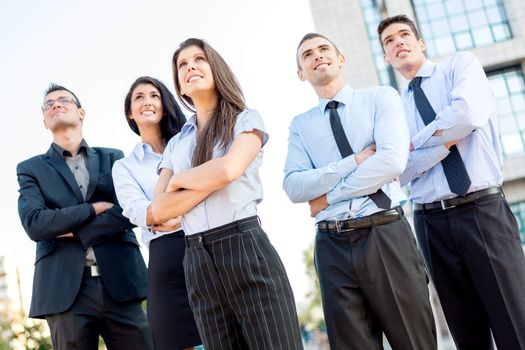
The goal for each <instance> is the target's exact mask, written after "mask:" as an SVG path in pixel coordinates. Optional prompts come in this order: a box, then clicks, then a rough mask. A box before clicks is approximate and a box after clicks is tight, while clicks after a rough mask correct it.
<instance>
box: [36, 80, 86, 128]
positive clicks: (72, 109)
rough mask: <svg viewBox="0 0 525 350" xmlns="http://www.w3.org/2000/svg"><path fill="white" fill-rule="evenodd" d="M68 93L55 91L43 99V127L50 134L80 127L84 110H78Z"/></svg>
mask: <svg viewBox="0 0 525 350" xmlns="http://www.w3.org/2000/svg"><path fill="white" fill-rule="evenodd" d="M75 101H76V100H75V97H74V96H73V94H71V93H70V92H69V91H65V90H55V91H52V92H50V93H49V94H47V95H46V96H45V97H44V103H43V106H44V108H42V112H43V114H44V125H45V126H46V128H47V129H49V130H51V131H52V132H55V131H58V130H61V129H67V128H75V127H79V126H81V125H82V120H84V109H83V108H79V107H78V106H77V104H76V102H75Z"/></svg>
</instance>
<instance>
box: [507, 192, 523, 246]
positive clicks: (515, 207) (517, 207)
mask: <svg viewBox="0 0 525 350" xmlns="http://www.w3.org/2000/svg"><path fill="white" fill-rule="evenodd" d="M510 208H511V209H512V212H513V213H514V216H515V217H516V220H518V226H519V228H520V237H521V243H522V244H525V201H522V202H517V203H512V204H511V205H510Z"/></svg>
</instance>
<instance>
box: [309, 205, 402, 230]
mask: <svg viewBox="0 0 525 350" xmlns="http://www.w3.org/2000/svg"><path fill="white" fill-rule="evenodd" d="M402 215H403V209H401V208H400V207H396V208H393V209H389V210H385V211H380V212H378V213H375V214H372V215H369V216H365V217H362V218H355V219H346V220H340V221H337V220H329V221H321V222H318V223H317V224H316V225H315V227H316V228H317V231H321V232H330V233H335V232H337V233H341V232H348V231H353V230H357V229H360V228H367V227H371V226H374V225H382V224H388V223H390V222H394V221H397V220H399V219H400V218H401V216H402Z"/></svg>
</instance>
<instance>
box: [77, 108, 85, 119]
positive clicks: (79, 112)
mask: <svg viewBox="0 0 525 350" xmlns="http://www.w3.org/2000/svg"><path fill="white" fill-rule="evenodd" d="M78 115H79V117H80V121H84V118H85V116H86V112H85V111H84V108H79V109H78Z"/></svg>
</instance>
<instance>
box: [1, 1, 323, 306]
mask: <svg viewBox="0 0 525 350" xmlns="http://www.w3.org/2000/svg"><path fill="white" fill-rule="evenodd" d="M310 11H311V10H310V6H309V3H308V0H287V1H279V0H265V1H262V0H253V1H250V0H248V1H247V0H244V1H243V0H231V1H226V0H214V1H213V0H201V1H158V0H153V1H147V2H146V1H138V0H127V1H104V2H102V1H99V0H94V1H74V0H68V1H59V0H49V1H36V0H34V1H27V0H2V1H1V2H0V33H2V35H1V36H0V79H1V82H2V83H1V84H0V106H2V107H3V109H4V113H3V116H2V117H3V118H2V119H3V120H2V121H3V127H2V128H0V142H1V144H0V146H1V149H2V150H3V151H4V152H3V157H2V159H3V161H2V165H1V167H2V170H1V171H0V174H1V175H0V176H1V182H0V186H1V187H0V193H1V194H2V199H3V200H2V201H1V202H0V205H1V207H0V212H1V213H2V222H3V226H4V229H3V234H1V235H0V256H4V257H5V268H6V272H7V283H8V288H9V294H10V296H11V298H12V299H13V302H14V304H15V307H16V305H17V302H18V296H17V294H16V293H17V289H16V275H15V269H16V268H18V269H19V271H20V275H21V290H22V297H23V306H24V308H25V310H26V311H27V310H28V307H29V302H30V296H31V287H32V276H33V262H34V257H35V246H36V244H35V243H34V242H32V241H31V240H30V239H29V238H28V236H27V235H26V233H25V232H24V229H23V228H22V226H21V224H20V221H19V217H18V213H17V198H18V183H17V180H16V165H17V164H18V163H19V162H20V161H22V160H25V159H27V158H29V157H32V156H34V155H36V154H41V153H45V152H46V151H47V149H48V148H49V146H50V143H51V142H52V137H51V133H50V132H49V131H48V130H46V129H45V128H44V124H43V117H42V113H41V110H40V106H41V104H42V99H43V93H44V91H45V89H46V88H47V86H48V85H49V83H50V82H56V83H59V84H61V85H64V86H66V87H68V88H69V89H70V90H72V91H73V92H75V94H76V95H77V96H78V98H79V99H80V101H81V103H82V105H83V107H84V109H85V111H86V118H85V120H84V137H85V139H86V141H87V142H88V143H89V144H90V145H91V146H103V147H114V148H119V149H122V150H123V151H124V153H125V154H126V155H128V154H129V153H130V151H131V150H132V149H133V147H134V146H135V144H136V143H137V142H139V141H140V139H139V138H138V137H137V136H136V135H135V134H134V133H133V132H132V131H131V130H130V129H129V127H128V125H127V123H126V121H125V117H124V112H123V109H124V107H123V106H124V97H125V95H126V93H127V91H128V88H129V86H130V85H131V83H132V82H133V81H134V80H135V79H136V78H137V77H139V76H142V75H150V76H153V77H156V78H158V79H160V80H161V81H163V82H164V83H165V84H166V85H167V86H168V87H169V89H170V90H171V91H172V92H173V91H174V88H173V79H172V71H171V57H172V55H173V52H174V50H175V49H176V48H177V46H178V44H179V43H180V42H182V41H183V40H185V39H186V38H189V37H198V38H202V39H205V40H206V41H208V42H209V43H210V44H211V45H212V46H213V47H214V48H215V49H216V50H217V51H218V52H219V53H220V54H221V55H222V56H223V57H224V58H225V60H226V61H227V63H228V64H229V66H230V67H231V68H232V70H233V71H234V73H235V75H236V76H237V78H238V80H239V82H240V84H241V86H242V88H243V91H244V94H245V97H246V101H247V104H248V106H249V107H250V108H254V109H256V110H257V111H259V113H260V114H261V115H262V117H263V119H264V122H265V125H266V129H267V131H268V133H269V135H270V140H269V142H268V144H267V145H266V146H265V153H264V162H263V166H262V168H261V177H262V181H263V185H264V200H263V202H262V203H261V204H260V205H259V206H258V210H259V216H260V218H261V221H262V226H263V228H264V230H265V231H266V232H267V234H268V236H269V237H270V240H271V241H272V243H273V244H274V246H275V248H276V249H277V251H278V252H279V254H280V256H281V258H282V260H283V263H284V265H285V267H286V269H287V272H288V276H289V278H290V282H291V284H292V288H293V290H294V293H295V297H296V301H298V302H299V303H302V302H304V300H305V294H306V293H307V291H308V289H309V287H310V283H311V281H309V280H308V278H307V277H306V274H305V265H304V261H303V252H304V251H305V250H306V249H307V248H308V246H309V245H310V244H311V242H312V241H313V238H314V235H315V229H314V220H313V219H312V218H310V217H309V208H308V205H306V204H292V203H291V202H290V201H289V200H288V198H287V197H286V195H285V193H284V191H283V190H282V187H281V183H282V179H283V175H284V173H283V166H284V161H285V157H286V149H287V137H288V126H289V124H290V122H291V120H292V118H293V117H294V116H295V115H297V114H299V113H301V112H304V111H306V110H307V109H310V108H311V107H313V106H314V105H316V104H317V97H316V96H315V93H314V91H313V89H312V88H311V86H310V85H309V84H308V83H304V82H300V80H299V79H298V77H297V74H296V70H297V67H296V64H295V50H296V47H297V43H298V41H299V40H300V38H301V37H302V36H303V35H304V34H306V33H308V32H311V31H314V30H315V28H314V24H313V19H312V14H311V12H310ZM137 234H138V235H140V233H138V230H137ZM139 239H140V238H139ZM143 252H144V255H145V257H146V261H147V251H146V249H145V248H144V249H143Z"/></svg>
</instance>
